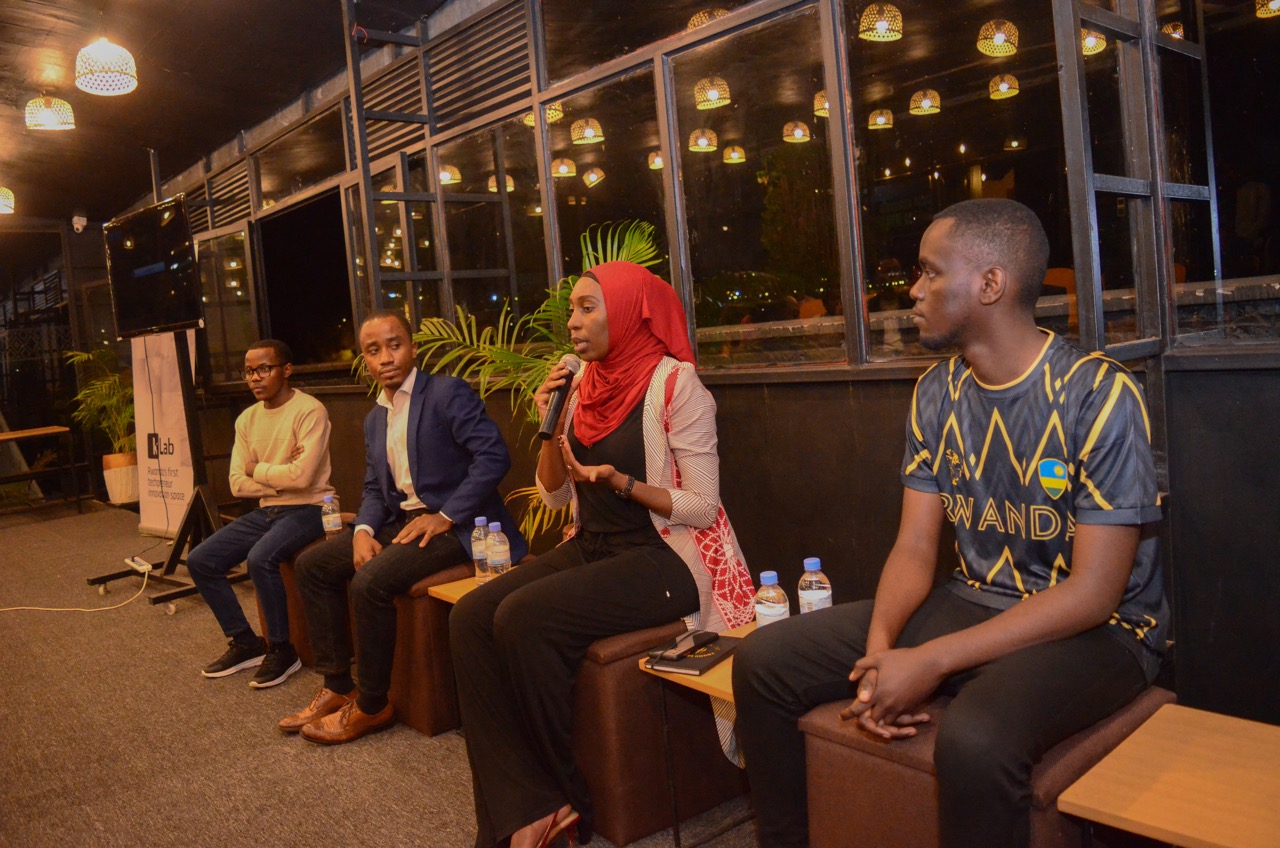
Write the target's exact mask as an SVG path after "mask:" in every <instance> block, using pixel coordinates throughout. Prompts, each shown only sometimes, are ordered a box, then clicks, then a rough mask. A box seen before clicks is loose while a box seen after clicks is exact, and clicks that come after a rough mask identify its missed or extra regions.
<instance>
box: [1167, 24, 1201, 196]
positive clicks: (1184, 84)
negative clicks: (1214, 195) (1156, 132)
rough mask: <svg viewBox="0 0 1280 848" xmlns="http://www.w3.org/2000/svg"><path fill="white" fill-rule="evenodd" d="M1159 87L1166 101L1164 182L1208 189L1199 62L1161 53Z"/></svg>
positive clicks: (1185, 57) (1181, 56)
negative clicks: (1205, 186) (1206, 186)
mask: <svg viewBox="0 0 1280 848" xmlns="http://www.w3.org/2000/svg"><path fill="white" fill-rule="evenodd" d="M1160 84H1161V89H1162V92H1163V99H1164V151H1165V179H1166V180H1168V181H1170V182H1175V183H1193V184H1195V185H1208V184H1209V157H1208V155H1207V154H1206V151H1205V133H1204V130H1205V126H1204V97H1203V96H1202V93H1201V92H1202V88H1201V85H1202V81H1201V76H1200V60H1198V59H1194V58H1192V57H1190V56H1184V55H1182V54H1181V53H1175V52H1174V51H1172V50H1161V51H1160Z"/></svg>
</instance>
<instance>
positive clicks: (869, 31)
mask: <svg viewBox="0 0 1280 848" xmlns="http://www.w3.org/2000/svg"><path fill="white" fill-rule="evenodd" d="M858 38H861V39H862V40H864V41H897V40H898V39H899V38H902V13H901V12H899V11H898V7H897V6H895V5H893V4H892V3H872V4H871V5H870V6H868V7H867V8H866V9H864V10H863V11H862V17H861V18H859V19H858Z"/></svg>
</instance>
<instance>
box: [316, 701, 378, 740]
mask: <svg viewBox="0 0 1280 848" xmlns="http://www.w3.org/2000/svg"><path fill="white" fill-rule="evenodd" d="M395 723H396V711H395V708H394V707H392V706H391V705H390V704H387V705H386V706H385V707H383V708H382V710H381V711H380V712H378V713H375V714H374V715H369V714H368V713H366V712H364V711H363V710H361V709H360V707H359V706H358V705H357V704H356V702H355V699H354V698H352V699H351V700H350V701H348V702H347V705H346V706H344V707H343V708H342V709H340V710H338V712H336V713H330V714H329V715H327V716H325V717H324V718H320V719H316V720H315V721H313V722H311V723H310V724H307V725H305V726H304V727H303V728H302V738H303V739H306V740H307V741H308V742H319V743H320V744H321V745H341V744H342V743H343V742H352V741H354V740H356V739H359V738H360V737H361V736H364V735H365V734H366V733H375V732H377V731H379V730H386V729H387V728H388V727H390V726H391V725H393V724H395Z"/></svg>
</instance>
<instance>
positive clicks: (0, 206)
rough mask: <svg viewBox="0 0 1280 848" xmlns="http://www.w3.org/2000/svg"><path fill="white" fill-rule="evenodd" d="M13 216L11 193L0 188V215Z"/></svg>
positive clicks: (2, 187)
mask: <svg viewBox="0 0 1280 848" xmlns="http://www.w3.org/2000/svg"><path fill="white" fill-rule="evenodd" d="M12 214H13V192H11V191H9V189H7V188H5V187H4V186H0V215H12Z"/></svg>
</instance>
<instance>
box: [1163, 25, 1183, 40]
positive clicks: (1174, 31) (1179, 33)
mask: <svg viewBox="0 0 1280 848" xmlns="http://www.w3.org/2000/svg"><path fill="white" fill-rule="evenodd" d="M1160 31H1161V32H1163V33H1164V34H1165V35H1167V36H1169V37H1170V38H1186V37H1187V33H1186V31H1185V30H1183V28H1182V24H1180V23H1178V22H1177V21H1172V22H1170V23H1167V24H1165V25H1164V26H1162V27H1160Z"/></svg>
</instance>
